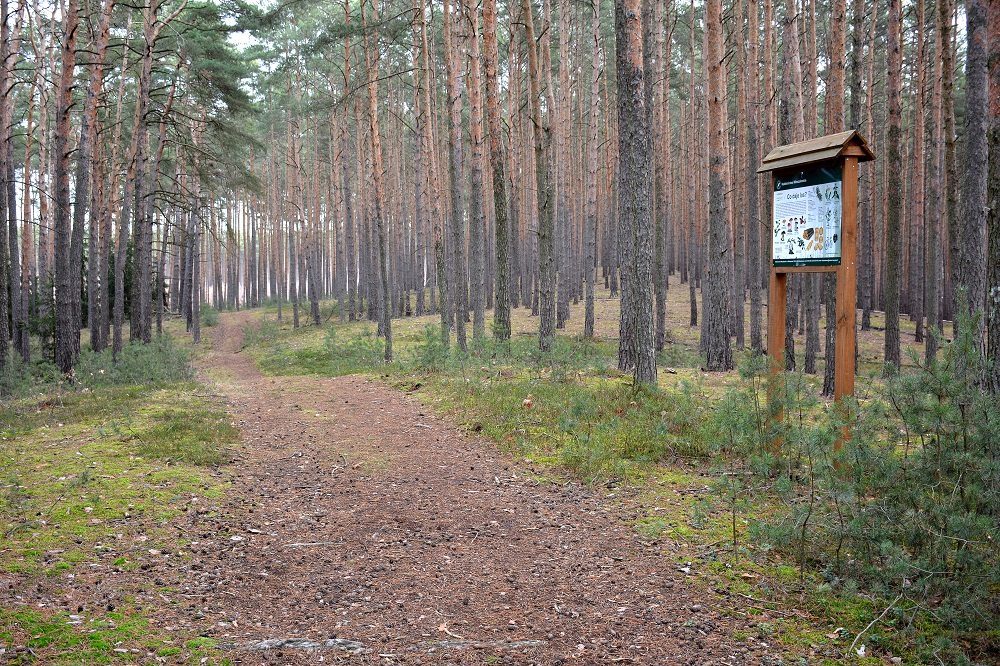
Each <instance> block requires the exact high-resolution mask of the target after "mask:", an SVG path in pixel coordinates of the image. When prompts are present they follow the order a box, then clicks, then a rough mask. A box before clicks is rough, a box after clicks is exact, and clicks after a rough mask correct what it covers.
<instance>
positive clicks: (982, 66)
mask: <svg viewBox="0 0 1000 666" xmlns="http://www.w3.org/2000/svg"><path fill="white" fill-rule="evenodd" d="M990 4H991V3H990V1H989V0H966V3H965V8H966V9H965V13H966V30H967V34H968V50H967V52H966V57H965V85H966V102H965V169H964V174H963V179H962V215H961V220H962V225H961V230H960V233H961V239H960V241H959V242H960V244H961V250H960V252H959V257H958V261H959V264H958V267H957V268H958V270H957V273H956V276H955V277H956V284H957V286H958V287H959V288H963V287H964V288H965V289H966V290H967V292H968V294H967V295H968V303H969V312H970V313H973V314H974V313H975V312H976V311H978V310H982V309H983V308H984V307H985V305H986V243H987V239H986V226H987V208H986V192H987V176H988V175H989V157H988V152H987V151H988V143H987V135H988V133H989V129H990V128H989V122H988V111H989V99H988V95H989V80H988V76H987V67H986V59H987V38H988V32H989V30H988V25H987V12H988V8H989V5H990ZM984 325H985V321H983V320H980V325H979V330H978V331H977V332H976V336H977V338H978V339H979V340H980V341H981V340H982V336H983V334H984V332H985V331H984V329H983V327H984Z"/></svg>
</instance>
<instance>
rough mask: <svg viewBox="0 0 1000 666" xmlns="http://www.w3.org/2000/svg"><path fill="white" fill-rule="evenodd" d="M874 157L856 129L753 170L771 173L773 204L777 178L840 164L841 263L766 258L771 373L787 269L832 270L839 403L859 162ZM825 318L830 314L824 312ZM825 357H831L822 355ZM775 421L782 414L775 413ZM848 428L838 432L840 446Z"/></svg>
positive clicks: (851, 292) (779, 345) (845, 377)
mask: <svg viewBox="0 0 1000 666" xmlns="http://www.w3.org/2000/svg"><path fill="white" fill-rule="evenodd" d="M874 159H875V154H874V153H873V152H872V151H871V150H870V149H869V148H868V144H867V142H866V141H865V139H864V137H862V136H861V135H860V134H859V133H858V132H857V130H849V131H846V132H840V133H838V134H831V135H828V136H824V137H820V138H818V139H812V140H810V141H803V142H800V143H794V144H788V145H785V146H779V147H777V148H775V149H774V150H772V151H771V152H770V153H769V154H768V155H767V157H765V158H764V160H763V161H762V162H761V166H760V168H759V169H758V170H757V173H768V172H770V173H771V175H772V188H771V192H772V203H773V201H774V191H775V186H776V185H777V182H778V179H779V178H781V177H782V176H787V175H790V174H795V173H801V172H807V171H811V170H814V169H822V168H837V167H839V168H840V169H841V192H840V194H841V220H840V262H839V264H836V265H830V264H819V265H817V264H807V265H778V266H776V265H775V263H774V258H773V257H772V260H771V271H770V279H769V298H768V307H767V312H768V316H767V318H768V322H767V353H768V356H770V357H771V372H772V375H776V374H777V373H778V372H780V371H781V370H782V369H783V368H784V352H785V309H786V307H787V304H788V276H789V275H790V274H792V273H831V272H832V273H836V274H837V312H836V327H837V330H836V352H835V355H834V359H833V362H834V401H835V402H836V403H839V404H840V406H841V408H844V407H845V406H846V405H845V404H844V399H845V398H848V397H851V396H853V395H854V353H855V347H856V344H857V251H858V248H857V229H858V166H859V164H860V163H862V162H870V161H873V160H874ZM771 217H772V220H770V221H769V237H770V238H771V239H772V247H773V239H774V229H773V227H771V226H770V225H773V223H774V220H773V218H774V215H772V216H771ZM827 316H828V317H829V316H830V315H829V313H828V314H827ZM827 362H828V363H829V362H830V359H827ZM775 418H777V419H778V420H780V419H781V418H782V415H781V414H780V413H779V414H777V415H776V417H775ZM847 436H848V433H847V432H846V430H845V432H844V433H843V434H842V439H838V441H837V443H836V444H835V449H839V448H840V446H841V444H842V441H843V439H846V438H847Z"/></svg>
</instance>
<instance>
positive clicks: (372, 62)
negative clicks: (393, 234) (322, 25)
mask: <svg viewBox="0 0 1000 666" xmlns="http://www.w3.org/2000/svg"><path fill="white" fill-rule="evenodd" d="M371 13H372V17H371V18H372V22H373V23H374V24H375V25H377V24H378V8H377V7H376V6H375V3H374V2H372V7H371ZM361 20H362V22H363V23H366V16H365V12H364V4H362V5H361ZM364 44H365V64H366V66H367V70H368V71H367V76H368V132H369V135H370V136H369V139H370V140H371V150H372V187H373V188H374V190H375V191H374V193H373V195H374V196H373V197H372V204H373V205H374V213H375V227H376V231H377V234H378V262H379V282H380V283H381V288H382V308H381V316H382V322H381V323H382V333H383V335H384V336H385V356H384V358H385V362H386V363H391V362H392V298H391V294H390V284H389V244H388V234H387V230H386V226H387V223H386V219H385V217H384V215H385V213H384V208H385V191H384V186H383V182H382V179H383V169H382V137H381V135H380V134H379V124H378V55H377V48H378V30H377V29H376V28H371V27H368V24H367V23H366V28H365V37H364Z"/></svg>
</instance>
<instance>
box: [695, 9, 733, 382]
mask: <svg viewBox="0 0 1000 666" xmlns="http://www.w3.org/2000/svg"><path fill="white" fill-rule="evenodd" d="M705 11H706V16H705V29H706V31H707V35H706V40H705V41H706V46H707V49H708V50H707V52H706V53H705V63H706V65H707V66H708V127H709V132H710V134H709V185H708V196H709V215H708V225H709V232H708V233H709V237H708V257H709V261H708V264H707V265H706V270H707V272H706V275H705V282H704V285H705V287H704V290H703V292H702V293H703V298H704V317H703V329H702V335H703V337H704V341H705V353H706V356H707V359H706V367H707V368H708V369H709V370H711V371H720V370H721V371H727V370H732V369H733V348H732V341H731V328H730V326H731V324H730V310H729V306H730V298H729V296H728V294H729V293H730V292H731V290H732V288H733V285H732V283H731V280H732V272H731V270H728V269H729V267H730V266H731V265H732V261H733V258H732V257H733V255H732V239H731V238H730V235H729V215H728V211H727V210H726V189H727V182H728V177H727V173H726V160H727V157H728V154H729V145H728V144H729V142H728V130H727V126H728V123H727V122H726V104H727V101H726V65H725V61H724V58H725V51H724V48H723V37H722V2H721V0H708V1H707V2H706V5H705Z"/></svg>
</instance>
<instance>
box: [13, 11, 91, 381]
mask: <svg viewBox="0 0 1000 666" xmlns="http://www.w3.org/2000/svg"><path fill="white" fill-rule="evenodd" d="M79 9H80V6H79V3H78V1H77V0H69V4H68V6H67V8H66V14H65V18H64V20H63V41H62V58H61V62H62V68H61V71H60V75H59V83H58V87H57V88H56V124H55V137H54V142H53V143H54V147H55V153H56V154H55V190H56V191H55V209H56V210H55V228H54V230H55V241H56V255H55V272H56V347H55V361H56V367H57V368H59V371H60V372H62V373H63V374H69V373H71V372H72V371H73V362H74V360H75V354H74V349H75V345H74V342H73V331H74V326H73V299H74V298H79V297H80V295H79V293H77V294H75V295H74V293H73V277H72V273H73V271H78V270H79V267H78V266H73V265H72V264H71V263H70V262H71V256H70V236H71V229H70V207H69V133H70V107H71V105H72V101H73V84H74V81H73V70H74V68H75V65H76V38H77V28H78V27H79ZM4 152H6V150H4ZM5 189H6V188H5ZM4 245H6V243H4ZM5 325H6V320H5ZM3 346H4V349H5V350H6V344H4V345H3Z"/></svg>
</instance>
